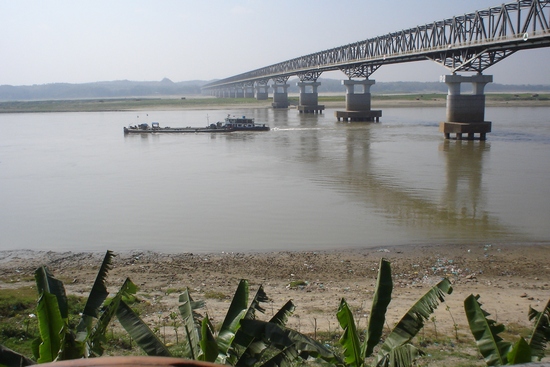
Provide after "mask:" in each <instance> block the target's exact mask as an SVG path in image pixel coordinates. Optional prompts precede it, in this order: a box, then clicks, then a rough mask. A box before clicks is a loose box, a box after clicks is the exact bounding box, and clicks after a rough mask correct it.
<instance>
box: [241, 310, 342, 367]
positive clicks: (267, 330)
mask: <svg viewBox="0 0 550 367" xmlns="http://www.w3.org/2000/svg"><path fill="white" fill-rule="evenodd" d="M241 324H242V330H244V331H245V332H246V333H249V334H250V335H252V336H254V337H255V338H256V339H261V338H263V339H265V340H266V341H267V342H268V343H269V344H270V345H272V346H273V347H275V348H277V349H279V350H283V349H285V348H287V347H289V346H291V345H294V347H295V348H296V350H298V351H300V357H301V358H302V359H304V360H307V359H309V358H314V359H322V360H324V361H326V362H328V363H331V364H333V365H338V366H343V365H344V361H342V360H341V359H340V358H339V357H338V356H337V355H335V354H334V352H333V351H332V350H330V349H329V348H327V347H326V346H324V345H323V344H321V343H319V342H318V341H316V340H314V339H312V338H310V337H308V336H307V335H304V334H301V333H299V332H297V331H294V330H292V329H288V328H284V327H281V326H279V325H277V324H274V323H271V322H266V321H260V320H242V321H241Z"/></svg>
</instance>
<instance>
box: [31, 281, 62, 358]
mask: <svg viewBox="0 0 550 367" xmlns="http://www.w3.org/2000/svg"><path fill="white" fill-rule="evenodd" d="M36 316H37V318H38V330H39V333H40V339H41V340H42V342H41V344H40V347H39V358H38V360H37V362H38V363H47V362H53V361H54V360H55V359H56V358H57V356H58V355H59V352H60V350H61V345H62V332H63V331H64V328H65V320H64V319H63V318H62V316H61V312H60V311H59V304H58V298H57V296H56V295H54V294H52V293H49V292H48V291H44V290H43V291H42V292H41V295H40V298H39V299H38V306H37V307H36Z"/></svg>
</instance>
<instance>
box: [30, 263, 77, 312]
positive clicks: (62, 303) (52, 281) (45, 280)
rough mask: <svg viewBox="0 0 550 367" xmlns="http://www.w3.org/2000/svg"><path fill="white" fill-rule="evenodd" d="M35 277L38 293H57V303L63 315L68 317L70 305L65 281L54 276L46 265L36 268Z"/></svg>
mask: <svg viewBox="0 0 550 367" xmlns="http://www.w3.org/2000/svg"><path fill="white" fill-rule="evenodd" d="M34 279H35V280H36V289H37V291H38V294H42V293H43V292H48V293H50V294H53V295H55V296H56V297H57V304H58V306H59V312H60V313H61V317H62V318H63V319H67V318H68V317H69V306H68V302H67V294H66V293H65V286H64V285H63V282H62V281H60V280H59V279H56V278H54V277H53V275H52V274H51V273H50V270H49V269H48V268H47V267H46V266H41V267H39V268H38V269H36V271H35V272H34Z"/></svg>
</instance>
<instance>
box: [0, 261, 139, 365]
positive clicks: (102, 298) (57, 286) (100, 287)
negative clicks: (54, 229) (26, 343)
mask: <svg viewBox="0 0 550 367" xmlns="http://www.w3.org/2000/svg"><path fill="white" fill-rule="evenodd" d="M114 256H115V255H114V254H113V252H111V251H107V252H106V254H105V256H104V258H103V262H102V264H101V266H100V268H99V271H98V274H97V276H96V279H95V281H94V284H93V286H92V289H91V291H90V294H89V296H88V299H87V300H86V304H85V306H84V310H83V311H82V313H81V317H80V320H79V322H78V324H77V326H76V327H75V328H74V329H72V328H71V326H70V324H69V305H68V300H67V294H66V292H65V287H64V285H63V282H62V281H60V280H59V279H56V278H55V277H54V276H53V274H52V273H51V272H50V270H49V269H48V268H47V267H46V266H42V267H40V268H38V269H37V270H36V271H35V273H34V275H35V280H36V286H37V291H38V294H39V298H38V303H37V308H36V315H37V319H38V330H39V337H38V338H37V339H36V340H35V342H34V343H33V345H32V348H33V355H34V358H35V360H36V362H37V363H46V362H53V361H59V360H66V359H77V358H88V357H98V356H101V355H102V354H103V346H102V344H103V343H104V341H105V334H106V330H107V327H108V325H109V323H110V321H111V319H112V318H113V317H114V315H115V314H116V311H117V309H118V307H119V305H120V304H121V303H123V299H125V298H126V297H128V296H130V295H131V294H135V292H136V290H137V287H136V286H135V285H134V284H133V283H132V282H131V281H130V280H129V279H127V280H126V282H125V283H124V285H123V286H122V287H121V289H120V290H119V292H118V293H117V295H116V296H115V297H113V299H111V300H110V301H109V302H106V299H107V296H108V294H109V292H108V291H107V287H106V285H105V283H106V278H107V274H108V272H109V270H110V269H111V264H112V259H113V257H114ZM107 303H108V304H107ZM106 304H107V305H106ZM105 305H106V306H105ZM104 306H105V307H104ZM12 352H13V351H12ZM13 353H16V352H13ZM16 354H17V353H16ZM10 355H11V356H12V357H13V354H12V353H10ZM3 356H4V354H2V356H0V364H6V365H7V363H6V361H5V360H4V359H3ZM29 361H30V359H28V358H26V357H25V363H28V362H29Z"/></svg>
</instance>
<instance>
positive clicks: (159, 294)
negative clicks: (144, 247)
mask: <svg viewBox="0 0 550 367" xmlns="http://www.w3.org/2000/svg"><path fill="white" fill-rule="evenodd" d="M103 256H104V254H103V253H74V252H63V253H59V252H36V251H0V292H1V291H2V289H5V288H8V287H9V288H15V287H23V286H33V285H34V280H33V272H34V270H35V269H36V268H37V267H39V266H42V265H46V266H48V267H49V269H50V270H51V272H52V273H53V274H54V275H55V276H56V277H57V278H59V279H61V280H62V281H63V282H64V283H65V287H66V289H67V292H68V293H72V294H77V295H82V296H87V295H88V294H89V292H90V289H91V286H92V284H93V280H94V279H95V276H96V274H97V271H98V268H99V266H100V264H101V261H102V259H103ZM381 258H386V259H388V260H389V261H390V262H391V265H392V275H393V278H394V290H393V294H392V301H391V303H390V305H389V307H388V312H387V324H388V327H390V328H391V327H393V325H395V324H396V323H397V322H398V321H399V320H400V319H401V317H402V316H403V315H404V314H405V312H406V311H407V310H408V309H409V308H410V307H411V306H412V305H413V304H414V303H415V302H416V300H417V299H418V298H419V297H421V296H422V295H423V294H424V293H425V292H427V291H428V289H429V288H430V287H431V286H433V285H434V284H436V283H437V282H438V281H439V280H440V279H441V278H442V277H448V278H449V279H450V280H451V282H452V283H453V289H454V291H453V293H452V294H451V295H449V296H447V298H446V305H445V304H444V305H440V306H439V308H438V309H437V311H436V313H435V314H434V317H435V320H436V322H435V324H433V320H432V322H431V323H430V322H428V323H427V325H426V326H425V328H427V329H435V328H437V332H438V333H439V334H440V335H447V336H449V337H452V336H454V327H453V324H454V323H457V324H458V326H459V330H460V333H462V334H463V336H467V335H468V330H469V329H468V327H467V321H466V318H465V315H464V311H463V301H464V299H465V298H466V297H467V296H468V295H469V294H474V295H475V294H479V295H481V298H480V301H481V303H482V304H483V308H484V309H485V310H486V311H488V312H489V313H490V314H491V317H492V318H493V319H496V320H497V321H498V322H499V323H503V324H505V325H513V326H514V327H515V328H521V327H527V326H529V325H530V322H529V320H528V317H527V315H528V310H529V306H532V307H533V308H535V309H537V310H539V311H540V310H542V309H543V308H544V306H545V305H546V302H547V301H548V299H549V298H550V245H549V244H517V245H496V244H492V245H453V246H450V245H449V246H443V245H414V246H412V245H411V246H399V247H388V248H369V249H361V250H349V251H343V250H339V251H331V252H326V251H319V252H312V251H308V252H277V253H215V254H191V253H182V254H161V253H154V252H132V253H120V254H117V256H116V257H115V259H114V262H113V269H112V270H111V271H110V272H109V276H108V289H109V291H110V292H111V293H115V292H116V291H118V289H119V288H120V286H121V285H122V283H123V282H124V280H125V279H126V277H129V278H130V279H131V280H132V281H133V282H134V283H135V284H137V285H138V286H139V289H140V290H139V292H138V296H139V298H140V299H141V300H142V302H143V303H144V304H145V306H151V307H145V308H144V309H145V310H147V312H145V313H144V314H142V317H143V318H144V319H145V320H146V321H147V323H148V324H149V325H150V326H151V327H153V326H154V325H155V323H158V322H159V321H160V320H161V319H165V320H167V318H168V316H169V314H170V312H173V311H177V305H178V295H179V293H180V292H181V291H182V290H184V289H185V288H186V287H188V288H189V289H190V291H191V293H192V295H193V298H194V299H196V300H198V299H204V300H205V301H206V310H205V312H207V313H208V314H209V316H210V317H212V318H213V322H214V323H219V322H221V321H223V317H224V316H225V314H226V312H227V310H228V308H229V302H230V300H231V298H232V296H233V293H234V292H235V290H236V288H237V285H238V283H239V281H240V280H241V279H248V280H249V282H250V293H251V297H252V296H253V294H255V292H256V290H257V289H258V286H259V285H260V284H262V285H263V286H264V289H265V291H266V293H267V295H268V296H269V297H270V298H271V302H270V303H268V304H267V307H266V315H265V317H266V318H269V317H270V316H271V315H273V314H274V313H275V312H276V311H277V310H278V309H279V308H280V307H281V306H282V305H283V304H284V303H285V302H286V301H288V300H290V299H292V300H293V302H294V303H295V304H296V306H297V307H296V311H295V313H294V315H293V316H292V318H291V319H290V321H289V324H288V326H289V327H291V328H294V329H296V330H298V331H301V332H305V333H311V334H315V333H320V332H334V331H336V330H339V326H338V322H337V319H336V310H337V308H338V305H339V302H340V300H341V299H342V298H345V299H346V300H347V302H348V303H349V304H350V306H351V307H352V309H353V310H354V312H355V317H356V322H358V324H359V325H360V326H361V325H362V326H365V324H366V320H367V317H368V314H369V312H370V307H371V303H372V294H373V291H374V288H375V282H376V274H377V271H378V264H379V261H380V259H381ZM295 282H296V283H302V285H299V286H293V285H294V284H295ZM447 306H448V307H447ZM453 318H454V321H453ZM432 331H433V330H432ZM470 337H471V336H470Z"/></svg>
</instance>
